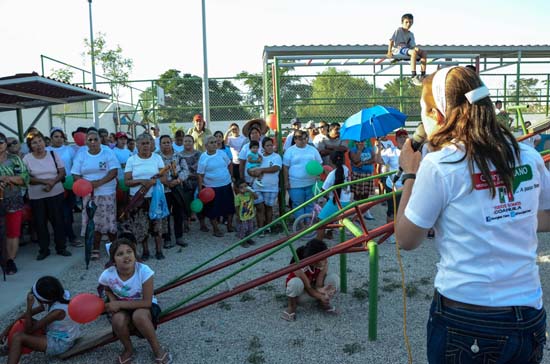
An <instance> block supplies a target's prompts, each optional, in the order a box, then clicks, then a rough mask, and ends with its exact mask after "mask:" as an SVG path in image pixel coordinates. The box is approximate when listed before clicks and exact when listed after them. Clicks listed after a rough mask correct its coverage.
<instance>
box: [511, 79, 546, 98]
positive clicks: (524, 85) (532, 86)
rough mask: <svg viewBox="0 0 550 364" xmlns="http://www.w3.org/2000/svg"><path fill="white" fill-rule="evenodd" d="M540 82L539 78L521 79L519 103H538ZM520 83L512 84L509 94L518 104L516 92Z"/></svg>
mask: <svg viewBox="0 0 550 364" xmlns="http://www.w3.org/2000/svg"><path fill="white" fill-rule="evenodd" d="M538 83H539V80H538V79H537V78H520V79H519V103H520V104H528V103H538V102H537V101H538V94H539V93H538V90H537V85H538ZM517 85H518V83H517V82H516V81H514V82H512V83H510V86H509V88H508V90H509V91H508V94H509V95H510V96H511V98H512V100H514V103H517V95H516V91H517V90H518V87H517Z"/></svg>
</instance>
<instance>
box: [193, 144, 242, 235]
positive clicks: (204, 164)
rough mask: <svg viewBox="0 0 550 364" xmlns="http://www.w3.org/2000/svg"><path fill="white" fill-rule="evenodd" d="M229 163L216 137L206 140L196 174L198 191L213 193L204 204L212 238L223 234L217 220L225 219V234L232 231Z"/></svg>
mask: <svg viewBox="0 0 550 364" xmlns="http://www.w3.org/2000/svg"><path fill="white" fill-rule="evenodd" d="M230 164H231V161H230V160H229V158H228V157H227V154H225V152H223V151H221V150H219V149H218V143H217V141H216V137H214V136H211V137H208V138H207V139H206V152H205V153H202V155H201V157H200V159H199V165H198V168H197V174H198V177H199V191H200V190H202V189H203V188H204V187H210V188H212V189H213V190H214V192H215V197H214V200H213V201H211V202H209V203H207V204H205V206H204V214H205V215H206V217H208V218H209V219H210V223H211V224H212V228H213V229H214V236H217V237H222V236H223V232H222V231H221V230H220V228H219V226H218V219H219V218H220V217H225V218H226V219H227V232H233V231H235V230H234V229H233V215H234V214H235V205H234V200H233V189H232V188H231V175H230V174H229V169H228V167H229V165H230Z"/></svg>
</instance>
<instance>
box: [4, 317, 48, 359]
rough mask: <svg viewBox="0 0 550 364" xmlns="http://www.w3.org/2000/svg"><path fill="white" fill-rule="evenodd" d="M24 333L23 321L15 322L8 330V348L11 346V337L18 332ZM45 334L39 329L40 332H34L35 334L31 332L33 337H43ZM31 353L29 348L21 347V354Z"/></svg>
mask: <svg viewBox="0 0 550 364" xmlns="http://www.w3.org/2000/svg"><path fill="white" fill-rule="evenodd" d="M23 331H25V319H19V320H17V321H16V322H15V323H14V324H13V326H12V327H11V329H10V332H9V334H8V346H10V345H11V339H12V337H13V335H15V334H17V333H18V332H23ZM45 334H46V332H45V331H44V329H40V330H36V331H35V332H33V335H37V336H38V335H45ZM31 352H32V349H31V348H27V347H25V346H23V348H22V349H21V354H28V353H31Z"/></svg>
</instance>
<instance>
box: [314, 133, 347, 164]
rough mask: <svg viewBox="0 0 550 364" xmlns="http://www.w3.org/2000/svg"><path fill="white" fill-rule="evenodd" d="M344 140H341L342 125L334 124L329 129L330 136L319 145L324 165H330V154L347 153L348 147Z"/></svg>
mask: <svg viewBox="0 0 550 364" xmlns="http://www.w3.org/2000/svg"><path fill="white" fill-rule="evenodd" d="M346 144H347V143H345V142H344V141H343V140H340V124H338V123H332V124H330V126H329V128H328V136H327V138H326V139H325V140H323V141H322V142H321V143H319V147H318V148H317V149H318V150H319V154H321V157H323V164H325V165H327V164H330V154H331V153H332V152H334V151H339V152H347V150H348V147H347V146H346Z"/></svg>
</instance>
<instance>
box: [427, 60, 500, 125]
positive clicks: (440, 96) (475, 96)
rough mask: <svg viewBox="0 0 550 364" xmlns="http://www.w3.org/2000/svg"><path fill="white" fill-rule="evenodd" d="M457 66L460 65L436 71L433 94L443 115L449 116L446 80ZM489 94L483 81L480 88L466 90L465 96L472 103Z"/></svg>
mask: <svg viewBox="0 0 550 364" xmlns="http://www.w3.org/2000/svg"><path fill="white" fill-rule="evenodd" d="M457 67H458V66H453V67H447V68H442V69H440V70H439V71H437V72H436V73H435V75H434V78H433V81H432V95H433V97H434V100H435V106H436V107H437V109H438V110H439V111H440V112H441V113H442V114H443V116H447V115H446V113H447V95H446V94H445V81H446V80H447V74H448V73H449V71H450V70H452V69H453V68H457ZM489 95H490V91H489V89H488V88H487V86H485V85H484V84H483V82H482V83H481V86H479V87H478V88H476V89H473V90H472V91H469V92H466V93H465V94H464V97H466V99H467V100H468V102H469V103H470V104H473V103H475V102H476V101H479V100H481V99H483V98H485V97H487V96H489Z"/></svg>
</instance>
